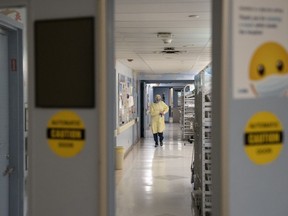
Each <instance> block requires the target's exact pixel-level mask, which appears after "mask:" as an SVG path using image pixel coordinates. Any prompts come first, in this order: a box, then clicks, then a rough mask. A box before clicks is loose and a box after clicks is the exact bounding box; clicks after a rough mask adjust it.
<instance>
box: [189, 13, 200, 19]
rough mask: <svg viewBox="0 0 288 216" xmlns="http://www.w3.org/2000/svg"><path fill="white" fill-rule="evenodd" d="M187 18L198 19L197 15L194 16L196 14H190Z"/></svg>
mask: <svg viewBox="0 0 288 216" xmlns="http://www.w3.org/2000/svg"><path fill="white" fill-rule="evenodd" d="M188 17H189V18H199V15H196V14H191V15H189V16H188Z"/></svg>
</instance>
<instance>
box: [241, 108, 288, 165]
mask: <svg viewBox="0 0 288 216" xmlns="http://www.w3.org/2000/svg"><path fill="white" fill-rule="evenodd" d="M283 139H284V133H283V128H282V124H281V122H280V121H279V119H278V118H277V116H276V115H274V114H273V113H270V112H259V113H256V114H255V115H253V116H252V117H251V118H250V120H249V121H248V123H247V125H246V128H245V134H244V145H245V152H246V154H247V155H248V157H249V158H250V160H251V161H253V162H254V163H255V164H267V163H270V162H272V161H274V160H275V159H277V158H278V156H279V154H280V152H281V150H282V148H283Z"/></svg>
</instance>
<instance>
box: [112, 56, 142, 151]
mask: <svg viewBox="0 0 288 216" xmlns="http://www.w3.org/2000/svg"><path fill="white" fill-rule="evenodd" d="M119 74H121V75H124V76H126V77H128V78H131V79H134V80H135V86H133V91H136V92H133V93H134V95H136V97H134V103H136V107H137V109H136V110H135V115H134V116H135V118H134V119H131V121H130V122H129V123H128V124H127V125H128V126H125V124H124V125H123V126H120V122H119V118H118V116H119V115H118V114H119V103H118V101H119V92H118V89H119V88H118V87H119V86H118V85H119V80H118V78H119ZM115 76H116V91H117V92H116V104H117V105H116V106H117V107H116V116H117V118H116V126H117V128H116V130H115V135H116V146H122V147H124V149H125V155H126V154H127V153H128V152H129V150H130V149H131V148H132V147H133V145H134V144H136V143H137V142H138V141H139V139H140V123H139V121H138V119H137V117H138V116H139V107H140V106H139V99H138V98H139V97H138V95H139V92H140V89H139V81H138V77H137V74H135V73H134V72H133V71H132V69H130V68H128V67H127V66H126V65H124V64H122V63H120V62H119V61H116V74H115ZM123 127H124V128H125V129H124V130H122V129H121V128H123Z"/></svg>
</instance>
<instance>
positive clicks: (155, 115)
mask: <svg viewBox="0 0 288 216" xmlns="http://www.w3.org/2000/svg"><path fill="white" fill-rule="evenodd" d="M168 111H169V107H168V106H167V105H166V104H165V103H164V102H163V101H162V98H161V96H160V95H158V94H157V95H156V96H155V102H154V103H152V104H151V105H150V115H151V129H152V133H153V136H154V141H155V147H157V146H158V136H159V139H160V145H161V146H163V139H164V136H163V131H164V129H165V116H164V115H165V114H166V113H167V112H168Z"/></svg>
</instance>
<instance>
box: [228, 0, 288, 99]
mask: <svg viewBox="0 0 288 216" xmlns="http://www.w3.org/2000/svg"><path fill="white" fill-rule="evenodd" d="M233 11H234V12H233V13H232V14H233V24H232V25H233V40H232V44H233V64H232V71H233V90H234V92H233V95H234V98H237V99H240V98H258V97H262V98H263V97H283V96H287V95H288V51H287V50H288V40H287V32H288V9H287V3H286V1H283V0H281V1H278V0H277V3H275V1H267V0H261V1H260V0H252V1H247V0H244V1H236V2H235V3H234V8H233Z"/></svg>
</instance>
